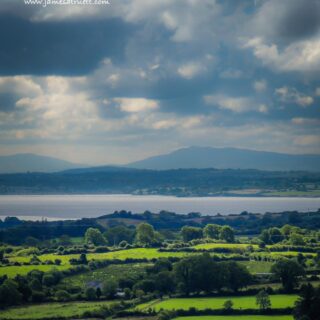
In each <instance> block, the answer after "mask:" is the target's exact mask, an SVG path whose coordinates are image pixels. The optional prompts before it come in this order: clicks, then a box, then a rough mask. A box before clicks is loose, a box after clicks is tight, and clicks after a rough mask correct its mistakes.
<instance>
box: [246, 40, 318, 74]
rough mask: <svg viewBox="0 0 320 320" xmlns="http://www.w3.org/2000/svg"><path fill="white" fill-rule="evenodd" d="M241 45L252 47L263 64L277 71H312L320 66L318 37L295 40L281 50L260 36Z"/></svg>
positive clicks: (315, 70)
mask: <svg viewBox="0 0 320 320" xmlns="http://www.w3.org/2000/svg"><path fill="white" fill-rule="evenodd" d="M243 47H244V48H251V49H253V53H254V55H255V56H256V57H257V58H258V59H259V60H261V61H262V63H263V64H265V65H266V66H268V67H271V68H273V69H275V70H278V71H284V72H290V71H297V72H310V73H314V72H317V70H319V67H320V38H315V39H311V40H304V41H299V42H295V43H292V44H290V45H289V46H287V47H285V48H284V49H283V50H280V49H279V48H278V46H277V45H276V44H270V45H268V44H266V43H265V42H264V41H263V40H262V39H261V38H252V39H250V40H248V41H247V42H246V43H245V44H244V46H243Z"/></svg>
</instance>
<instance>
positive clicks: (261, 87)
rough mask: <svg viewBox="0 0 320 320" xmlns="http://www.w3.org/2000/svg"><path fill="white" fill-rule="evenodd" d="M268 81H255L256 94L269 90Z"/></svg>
mask: <svg viewBox="0 0 320 320" xmlns="http://www.w3.org/2000/svg"><path fill="white" fill-rule="evenodd" d="M267 86H268V85H267V81H266V80H264V79H261V80H256V81H254V83H253V88H254V90H255V91H256V92H263V91H266V89H267Z"/></svg>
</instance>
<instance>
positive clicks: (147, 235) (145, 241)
mask: <svg viewBox="0 0 320 320" xmlns="http://www.w3.org/2000/svg"><path fill="white" fill-rule="evenodd" d="M156 241H157V233H156V232H155V231H154V229H153V226H152V225H150V224H149V223H140V224H139V225H138V227H137V230H136V237H135V243H136V244H138V245H142V246H151V245H153V244H154V243H155V242H156Z"/></svg>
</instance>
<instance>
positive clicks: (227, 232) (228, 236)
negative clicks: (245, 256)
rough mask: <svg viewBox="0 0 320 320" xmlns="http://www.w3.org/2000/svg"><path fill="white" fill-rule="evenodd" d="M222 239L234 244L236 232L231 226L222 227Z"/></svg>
mask: <svg viewBox="0 0 320 320" xmlns="http://www.w3.org/2000/svg"><path fill="white" fill-rule="evenodd" d="M220 239H221V240H224V241H226V242H231V243H232V242H234V230H233V229H232V228H231V227H230V226H223V227H221V229H220Z"/></svg>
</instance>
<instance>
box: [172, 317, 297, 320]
mask: <svg viewBox="0 0 320 320" xmlns="http://www.w3.org/2000/svg"><path fill="white" fill-rule="evenodd" d="M174 320H293V316H200V317H199V316H196V317H179V318H175V319H174Z"/></svg>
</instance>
